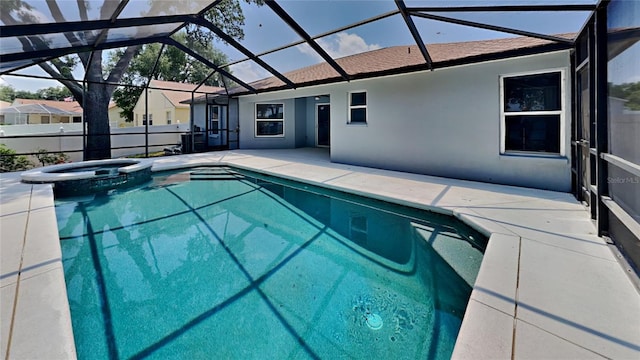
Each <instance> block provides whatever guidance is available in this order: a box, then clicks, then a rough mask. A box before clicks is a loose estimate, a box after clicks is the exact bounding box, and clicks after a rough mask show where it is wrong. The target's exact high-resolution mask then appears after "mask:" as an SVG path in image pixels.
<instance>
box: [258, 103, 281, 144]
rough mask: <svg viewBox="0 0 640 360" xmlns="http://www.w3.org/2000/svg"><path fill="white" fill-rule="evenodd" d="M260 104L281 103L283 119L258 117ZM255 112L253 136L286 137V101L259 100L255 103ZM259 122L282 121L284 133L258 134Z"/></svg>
mask: <svg viewBox="0 0 640 360" xmlns="http://www.w3.org/2000/svg"><path fill="white" fill-rule="evenodd" d="M258 105H280V106H282V119H278V118H275V119H266V118H265V119H262V118H258ZM253 110H254V113H253V117H254V122H253V125H254V126H253V129H254V130H253V136H254V137H256V138H283V137H285V133H286V129H285V118H286V116H285V110H286V108H285V103H284V102H276V101H269V102H257V103H255V104H254V107H253ZM258 122H281V123H282V134H275V135H260V134H258Z"/></svg>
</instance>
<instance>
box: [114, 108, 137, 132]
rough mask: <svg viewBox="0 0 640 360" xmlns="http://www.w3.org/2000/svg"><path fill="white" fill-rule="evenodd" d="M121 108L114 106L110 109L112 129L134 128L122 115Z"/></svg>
mask: <svg viewBox="0 0 640 360" xmlns="http://www.w3.org/2000/svg"><path fill="white" fill-rule="evenodd" d="M121 111H122V109H121V108H119V107H117V106H114V107H111V108H109V124H110V125H111V127H116V128H123V127H131V126H133V123H132V122H127V121H126V119H125V118H124V117H122V116H121V115H120V112H121Z"/></svg>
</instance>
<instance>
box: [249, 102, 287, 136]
mask: <svg viewBox="0 0 640 360" xmlns="http://www.w3.org/2000/svg"><path fill="white" fill-rule="evenodd" d="M256 136H284V104H256Z"/></svg>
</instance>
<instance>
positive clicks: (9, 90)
mask: <svg viewBox="0 0 640 360" xmlns="http://www.w3.org/2000/svg"><path fill="white" fill-rule="evenodd" d="M15 98H16V91H15V90H14V89H13V87H12V86H10V85H0V100H2V101H8V102H12V101H13V99H15Z"/></svg>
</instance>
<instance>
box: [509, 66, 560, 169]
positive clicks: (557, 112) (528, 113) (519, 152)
mask: <svg viewBox="0 0 640 360" xmlns="http://www.w3.org/2000/svg"><path fill="white" fill-rule="evenodd" d="M552 73H560V84H559V85H560V89H559V91H560V109H559V110H539V111H506V110H505V109H506V101H507V99H506V98H505V95H506V93H505V79H509V78H513V77H520V76H532V75H546V74H552ZM566 76H567V71H566V68H549V69H541V70H535V71H526V72H517V73H509V74H502V75H500V77H499V85H500V100H499V106H500V155H506V156H511V155H515V156H536V157H556V158H557V157H566V145H565V144H566V141H565V137H566V130H565V128H566V112H567V101H566V83H567V78H566ZM550 115H553V116H556V115H557V116H559V118H560V124H559V126H560V129H559V131H560V134H559V138H560V139H559V141H560V144H559V152H557V153H556V152H547V151H526V150H506V139H507V135H508V134H507V118H508V117H509V116H550Z"/></svg>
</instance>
